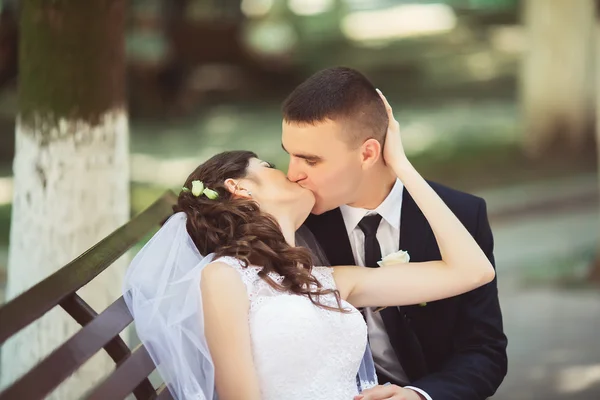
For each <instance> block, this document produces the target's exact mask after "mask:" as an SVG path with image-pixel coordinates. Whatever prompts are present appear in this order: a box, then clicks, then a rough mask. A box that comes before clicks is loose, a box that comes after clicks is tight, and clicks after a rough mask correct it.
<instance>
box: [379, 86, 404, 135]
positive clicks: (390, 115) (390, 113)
mask: <svg viewBox="0 0 600 400" xmlns="http://www.w3.org/2000/svg"><path fill="white" fill-rule="evenodd" d="M375 90H376V91H377V93H378V94H379V97H381V100H382V101H383V105H384V106H385V111H386V112H387V115H388V119H389V125H390V127H393V126H394V125H395V126H396V128H397V129H398V128H400V124H399V123H398V121H396V118H394V112H393V111H392V106H390V103H388V101H387V99H386V98H385V96H384V95H383V93H381V90H379V89H375Z"/></svg>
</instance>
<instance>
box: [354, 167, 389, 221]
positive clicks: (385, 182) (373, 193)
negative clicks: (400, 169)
mask: <svg viewBox="0 0 600 400" xmlns="http://www.w3.org/2000/svg"><path fill="white" fill-rule="evenodd" d="M395 183H396V175H395V174H394V173H393V172H392V171H391V170H390V169H389V168H387V167H386V166H384V165H381V166H379V167H376V168H373V170H371V171H369V174H367V175H365V177H364V179H362V184H361V185H360V187H359V188H358V191H357V193H358V195H357V198H356V200H355V201H354V202H352V203H349V204H348V205H349V206H351V207H358V208H364V209H367V210H374V209H376V208H377V207H379V205H380V204H381V203H383V201H384V200H385V198H386V197H387V196H388V195H389V194H390V192H391V191H392V188H393V187H394V184H395Z"/></svg>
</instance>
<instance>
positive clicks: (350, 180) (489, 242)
mask: <svg viewBox="0 0 600 400" xmlns="http://www.w3.org/2000/svg"><path fill="white" fill-rule="evenodd" d="M387 126H388V118H387V114H386V110H385V106H384V104H383V102H382V100H381V99H380V97H379V95H378V94H377V92H376V91H375V87H373V85H372V84H371V83H370V82H369V81H368V80H367V78H365V77H364V76H363V75H362V74H360V73H359V72H357V71H355V70H352V69H349V68H330V69H326V70H323V71H321V72H318V73H316V74H315V75H313V76H312V77H310V78H309V79H307V80H306V81H305V82H304V83H302V84H301V85H300V86H298V87H297V88H296V89H295V90H294V91H293V92H292V93H291V94H290V95H289V96H288V98H287V99H286V100H285V102H284V104H283V133H282V146H283V148H284V150H285V151H286V152H287V153H288V154H289V156H290V162H289V170H288V178H289V179H290V180H291V181H294V182H297V183H299V184H300V185H302V186H303V187H305V188H307V189H310V190H311V191H312V192H313V193H314V194H315V197H316V204H315V206H314V208H313V210H312V214H311V216H310V217H309V218H308V220H307V221H306V223H305V227H308V229H310V231H311V232H312V233H313V234H314V236H315V237H316V239H317V241H318V242H319V244H320V246H321V247H322V249H323V250H324V252H325V254H326V256H327V258H328V259H329V262H330V263H331V265H352V264H356V265H362V266H365V267H372V268H377V267H378V265H377V263H376V260H375V258H377V259H380V258H381V256H385V255H387V254H390V253H393V252H396V251H398V250H405V251H407V252H408V253H409V255H410V259H411V261H417V262H420V261H430V260H440V259H441V256H440V252H439V249H438V246H437V243H436V241H435V238H434V236H433V232H432V231H431V228H430V227H429V225H428V223H427V221H426V220H425V217H424V216H423V214H422V213H421V212H420V210H419V209H418V207H417V205H416V204H415V202H414V201H413V199H412V198H411V197H410V194H409V193H408V192H407V191H406V190H404V188H403V185H402V182H401V181H399V180H398V179H397V178H396V177H395V175H394V174H393V173H392V172H391V171H390V170H389V168H388V167H387V166H386V165H385V163H384V161H383V158H382V156H381V154H373V153H371V152H369V151H367V150H365V149H364V148H363V147H361V145H362V144H363V143H364V142H365V141H366V140H367V139H369V138H375V139H377V140H379V141H380V143H381V144H382V145H384V139H385V133H386V131H387ZM430 184H431V186H432V188H433V189H434V190H435V191H436V192H437V193H438V195H439V196H440V197H441V198H442V199H443V200H444V201H445V202H446V204H447V205H448V206H449V207H450V209H451V210H452V211H453V212H454V214H455V215H456V216H457V217H458V218H459V219H460V221H461V222H462V223H463V224H464V225H465V227H466V228H467V229H468V230H469V231H470V232H471V234H472V235H473V236H474V237H475V239H476V240H477V242H478V243H479V245H480V246H481V248H482V249H483V250H484V252H485V253H486V254H487V256H488V258H489V259H490V260H491V262H492V264H493V263H494V256H493V237H492V232H491V229H490V226H489V223H488V219H487V212H486V205H485V202H484V200H483V199H480V198H477V197H475V196H472V195H469V194H466V193H462V192H458V191H456V190H453V189H450V188H447V187H445V186H442V185H440V184H437V183H430ZM374 255H375V257H374ZM365 319H366V322H367V326H368V331H369V335H368V337H369V345H370V347H371V350H372V353H373V358H374V360H375V365H376V370H377V375H378V380H379V382H380V383H385V382H391V383H392V385H387V386H376V387H375V388H372V389H368V390H366V391H364V392H363V393H362V394H363V395H364V397H363V398H364V400H367V399H368V400H372V399H373V400H378V399H397V400H400V399H407V400H409V399H414V400H419V399H428V400H484V399H486V398H488V397H489V396H492V395H493V394H494V392H495V391H496V389H497V388H498V386H499V385H500V383H501V382H502V380H503V379H504V376H505V375H506V368H507V357H506V345H507V339H506V336H505V335H504V333H503V328H502V315H501V311H500V305H499V303H498V290H497V283H496V280H494V281H492V282H491V283H489V284H487V285H486V286H483V287H481V288H478V289H476V290H474V291H472V292H469V293H465V294H463V295H460V296H456V297H452V298H448V299H444V300H439V301H432V302H429V303H426V304H420V305H419V304H415V305H409V306H402V307H388V308H385V309H383V310H381V311H378V310H375V309H367V310H365ZM357 398H360V397H357Z"/></svg>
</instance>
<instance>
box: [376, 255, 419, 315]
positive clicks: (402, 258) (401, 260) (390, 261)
mask: <svg viewBox="0 0 600 400" xmlns="http://www.w3.org/2000/svg"><path fill="white" fill-rule="evenodd" d="M409 261H410V254H408V252H407V251H404V250H398V251H397V252H395V253H391V254H388V255H387V256H385V257H383V258H382V259H381V261H377V264H379V266H380V267H385V266H389V265H397V264H406V263H408V262H409ZM426 305H427V303H420V304H419V306H421V307H425V306H426ZM384 308H386V307H380V308H377V309H375V312H378V311H381V310H383V309H384Z"/></svg>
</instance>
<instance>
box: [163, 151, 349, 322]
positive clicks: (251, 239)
mask: <svg viewBox="0 0 600 400" xmlns="http://www.w3.org/2000/svg"><path fill="white" fill-rule="evenodd" d="M251 158H257V156H256V154H255V153H253V152H251V151H228V152H223V153H220V154H217V155H215V156H213V157H211V158H210V159H209V160H208V161H206V162H205V163H203V164H201V165H200V166H198V167H197V168H196V170H195V171H194V172H192V173H191V174H190V176H188V178H187V180H186V181H185V185H184V188H187V189H189V190H185V189H184V190H182V191H181V193H180V194H179V198H178V200H177V205H175V206H174V207H173V210H174V211H175V212H179V211H183V212H184V213H185V214H186V216H187V225H186V228H187V231H188V234H189V235H190V237H191V238H192V240H193V242H194V243H195V245H196V247H197V248H198V250H199V251H200V254H203V255H207V254H210V253H215V258H217V257H223V256H231V257H235V258H237V259H239V260H241V261H242V263H243V264H244V267H248V265H257V266H261V267H262V269H261V271H260V272H259V273H258V275H259V276H260V277H261V278H262V279H264V280H265V281H266V282H267V283H268V284H269V285H270V286H272V287H273V288H275V289H276V290H280V291H287V292H292V293H295V294H299V295H303V296H306V297H308V298H309V299H310V301H311V302H312V303H313V304H315V305H317V306H319V307H322V308H325V309H330V310H336V311H342V312H345V311H346V310H345V309H344V308H343V307H342V305H341V300H340V294H339V292H338V291H337V290H333V289H324V288H323V286H322V285H321V284H320V283H319V281H318V280H317V279H316V278H315V277H314V276H313V275H312V274H311V270H312V257H311V253H310V252H309V251H308V250H307V249H305V248H301V247H292V246H290V245H289V244H288V243H287V242H286V240H285V238H284V236H283V233H282V232H281V228H280V226H279V224H278V223H277V221H276V220H275V218H273V217H272V216H271V215H269V214H267V213H265V212H263V211H261V210H260V207H259V205H258V203H257V202H255V201H253V200H251V199H246V198H241V197H235V196H233V195H232V193H231V192H229V190H227V188H226V187H225V180H227V179H230V178H231V179H240V178H247V179H253V177H252V176H250V175H248V172H247V170H248V165H249V163H250V159H251ZM195 180H198V181H201V182H202V183H203V184H204V186H205V187H208V188H210V189H212V190H214V191H216V192H217V193H218V195H219V197H218V198H217V199H215V200H211V199H209V198H208V197H206V196H205V195H200V196H198V197H196V196H194V194H193V193H192V192H191V189H192V182H193V181H195ZM269 272H275V273H277V274H279V275H281V276H282V277H283V278H284V279H283V281H282V282H281V284H279V283H277V282H275V281H274V280H273V279H271V278H270V277H269V275H268V274H269ZM327 294H333V295H334V296H335V298H336V301H337V307H331V306H327V305H325V304H322V303H321V302H320V301H319V297H320V296H323V295H327Z"/></svg>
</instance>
